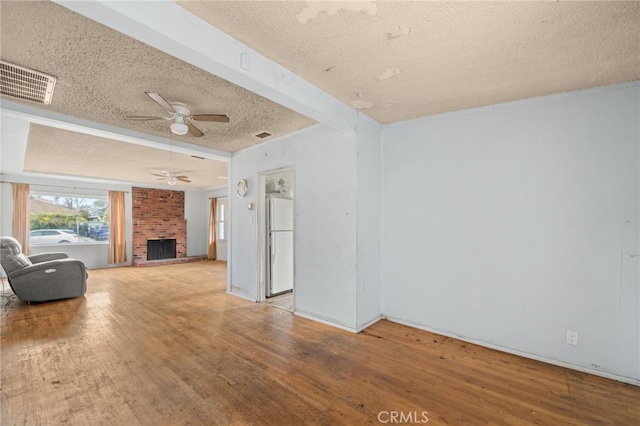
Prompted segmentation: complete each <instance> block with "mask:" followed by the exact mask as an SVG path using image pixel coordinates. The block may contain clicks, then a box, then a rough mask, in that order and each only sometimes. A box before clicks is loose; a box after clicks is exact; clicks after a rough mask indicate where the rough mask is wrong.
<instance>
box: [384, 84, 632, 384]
mask: <svg viewBox="0 0 640 426" xmlns="http://www.w3.org/2000/svg"><path fill="white" fill-rule="evenodd" d="M639 105H640V87H639V85H638V84H634V85H624V86H615V87H610V88H603V89H597V90H591V91H585V92H578V93H568V94H563V95H556V96H551V97H546V98H540V99H534V100H527V101H519V102H513V103H509V104H502V105H496V106H492V107H486V108H479V109H474V110H468V111H461V112H457V113H451V114H443V115H439V116H433V117H430V118H423V119H418V120H414V121H409V122H403V123H397V124H393V125H389V126H386V127H385V128H384V142H383V159H384V160H383V191H384V203H383V205H384V207H383V217H384V231H383V240H384V251H383V259H384V261H383V283H384V295H383V298H384V299H383V300H384V311H385V314H386V315H387V316H388V317H390V318H391V319H393V320H397V321H401V322H405V323H409V324H414V325H417V326H419V327H423V328H426V329H431V330H436V331H440V332H443V333H445V334H448V335H454V336H460V337H462V338H464V339H468V340H472V341H479V342H482V343H485V344H487V345H493V346H497V347H502V348H505V349H507V350H510V351H515V352H518V353H522V354H529V355H531V356H533V357H538V358H542V359H545V360H549V361H552V362H558V363H561V364H562V363H566V364H570V365H572V366H574V367H576V368H579V369H584V370H590V371H597V372H599V373H600V374H605V375H612V376H617V377H621V378H627V379H629V378H630V379H632V380H636V381H637V380H638V379H640V354H639V352H640V310H639V304H640V289H639V285H640V284H639V275H638V259H639V258H638V255H639V254H640V252H639V244H638V236H639V227H638V221H639V218H640V216H639V215H640V212H639V192H640V185H639V144H640V135H639V128H640V118H639V117H640V110H639ZM567 329H571V330H575V331H577V332H578V333H579V345H578V346H570V345H568V344H567V343H566V342H565V339H566V331H567Z"/></svg>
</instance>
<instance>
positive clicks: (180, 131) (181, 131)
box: [171, 121, 189, 136]
mask: <svg viewBox="0 0 640 426" xmlns="http://www.w3.org/2000/svg"><path fill="white" fill-rule="evenodd" d="M188 131H189V127H187V125H186V124H184V123H180V122H178V121H176V122H174V123H171V132H173V133H175V134H176V135H178V136H184V135H186V134H187V132H188Z"/></svg>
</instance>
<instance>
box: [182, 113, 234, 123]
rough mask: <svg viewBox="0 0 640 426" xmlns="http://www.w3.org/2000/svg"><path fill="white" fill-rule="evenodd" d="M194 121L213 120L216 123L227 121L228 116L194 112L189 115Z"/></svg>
mask: <svg viewBox="0 0 640 426" xmlns="http://www.w3.org/2000/svg"><path fill="white" fill-rule="evenodd" d="M191 119H192V120H195V121H214V122H216V123H228V122H229V117H227V116H226V115H224V114H195V115H192V116H191Z"/></svg>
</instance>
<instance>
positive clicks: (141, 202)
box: [131, 187, 187, 266]
mask: <svg viewBox="0 0 640 426" xmlns="http://www.w3.org/2000/svg"><path fill="white" fill-rule="evenodd" d="M131 195H132V202H133V247H132V255H133V261H132V263H133V265H136V266H149V265H152V264H158V263H162V264H166V263H181V262H183V261H186V260H187V220H186V219H185V218H184V192H183V191H170V190H166V189H153V188H137V187H133V188H131ZM158 239H175V251H176V256H175V258H174V259H162V260H147V241H148V240H158Z"/></svg>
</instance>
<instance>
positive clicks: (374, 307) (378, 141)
mask: <svg viewBox="0 0 640 426" xmlns="http://www.w3.org/2000/svg"><path fill="white" fill-rule="evenodd" d="M356 138H357V150H358V154H357V155H358V226H357V239H358V277H357V296H356V301H357V328H358V330H361V329H363V328H365V327H367V326H368V325H370V324H371V323H373V322H375V321H377V320H379V319H380V318H381V316H382V278H381V271H380V268H381V265H382V210H381V209H382V201H381V199H382V197H381V192H382V190H381V188H382V126H381V125H380V124H378V123H377V122H375V121H373V120H372V119H370V118H369V117H367V116H365V115H360V114H359V115H358V131H357V133H356Z"/></svg>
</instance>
